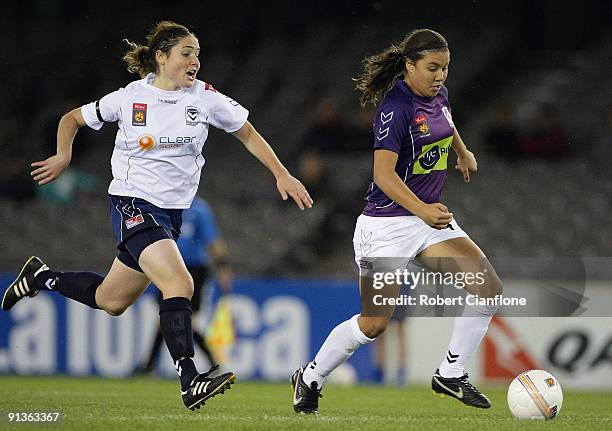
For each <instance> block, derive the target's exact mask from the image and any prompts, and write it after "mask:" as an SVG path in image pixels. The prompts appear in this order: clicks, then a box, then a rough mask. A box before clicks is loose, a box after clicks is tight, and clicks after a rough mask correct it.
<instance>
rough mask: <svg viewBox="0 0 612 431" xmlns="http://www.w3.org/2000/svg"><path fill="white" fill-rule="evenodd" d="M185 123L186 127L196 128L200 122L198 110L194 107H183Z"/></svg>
mask: <svg viewBox="0 0 612 431" xmlns="http://www.w3.org/2000/svg"><path fill="white" fill-rule="evenodd" d="M185 122H186V123H187V125H188V126H197V125H198V124H199V123H200V122H201V121H200V109H199V108H196V107H195V106H187V107H185Z"/></svg>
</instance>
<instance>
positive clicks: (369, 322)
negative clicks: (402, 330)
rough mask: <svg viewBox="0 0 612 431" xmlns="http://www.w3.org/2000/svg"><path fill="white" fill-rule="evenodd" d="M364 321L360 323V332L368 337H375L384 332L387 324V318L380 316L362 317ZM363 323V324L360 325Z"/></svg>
mask: <svg viewBox="0 0 612 431" xmlns="http://www.w3.org/2000/svg"><path fill="white" fill-rule="evenodd" d="M364 320H365V322H363V324H360V325H359V326H360V327H361V332H363V335H365V336H366V337H368V338H376V337H378V336H379V335H381V334H382V333H383V332H385V329H387V324H388V323H389V322H388V320H387V319H382V318H371V319H364ZM362 325H363V326H362Z"/></svg>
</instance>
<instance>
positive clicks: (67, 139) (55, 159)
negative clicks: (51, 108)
mask: <svg viewBox="0 0 612 431" xmlns="http://www.w3.org/2000/svg"><path fill="white" fill-rule="evenodd" d="M84 125H85V120H84V119H83V114H81V108H76V109H73V110H72V111H70V112H68V113H67V114H64V116H63V117H62V119H61V120H60V122H59V126H58V128H57V154H56V155H54V156H51V157H49V158H48V159H46V160H41V161H39V162H34V163H32V164H31V166H32V167H33V168H35V169H33V170H32V172H30V175H32V177H33V178H34V181H36V182H37V183H38V185H41V186H42V185H44V184H47V183H50V182H51V181H53V180H54V179H56V178H57V177H59V176H60V175H61V174H62V172H64V170H65V169H66V168H67V167H68V165H69V164H70V160H71V159H72V143H73V141H74V136H75V135H76V133H77V131H78V130H79V128H81V127H83V126H84Z"/></svg>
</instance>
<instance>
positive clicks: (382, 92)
mask: <svg viewBox="0 0 612 431" xmlns="http://www.w3.org/2000/svg"><path fill="white" fill-rule="evenodd" d="M449 62H450V52H449V49H448V44H447V42H446V40H445V39H444V37H443V36H442V35H440V34H439V33H437V32H435V31H432V30H428V29H419V30H414V31H412V32H410V33H409V34H408V35H407V36H406V37H405V38H404V40H403V41H402V42H401V43H399V44H398V45H392V46H390V47H389V48H387V49H385V50H384V51H382V52H380V53H378V54H375V55H372V56H369V57H367V58H365V60H364V62H363V66H364V70H363V73H362V75H361V76H359V77H358V78H356V79H355V81H356V83H357V89H358V90H360V91H361V93H362V95H361V105H362V106H365V105H366V104H368V103H372V104H374V105H376V104H377V103H378V101H379V100H380V99H382V102H381V103H380V105H379V106H378V110H377V112H376V117H375V121H374V134H375V140H374V181H373V182H372V183H371V184H370V186H369V187H368V190H367V192H366V201H367V204H366V206H365V208H364V210H363V213H362V214H361V215H360V216H359V218H358V219H357V224H356V227H355V235H354V238H353V245H354V248H355V260H356V262H357V264H358V265H359V266H360V279H359V287H360V292H362V295H363V292H364V291H368V290H369V289H371V288H372V274H374V273H375V272H376V271H377V270H378V271H379V272H380V271H382V270H385V271H388V270H394V269H398V268H405V267H406V265H407V264H408V263H409V262H410V260H411V259H412V258H414V257H419V258H420V259H422V260H423V262H424V263H425V265H426V266H429V269H432V270H435V271H440V272H442V273H448V272H450V273H453V274H457V273H460V272H463V273H467V272H471V271H473V270H474V269H475V268H479V269H480V270H481V271H483V272H484V273H485V274H486V276H485V277H484V282H483V283H480V284H477V283H471V284H466V286H465V289H466V290H467V291H468V292H469V293H471V294H475V295H479V296H481V297H487V298H489V297H494V296H495V295H497V294H500V293H501V291H502V285H501V281H500V279H499V277H498V276H497V274H496V273H495V270H494V269H493V267H492V266H491V264H490V263H489V261H488V260H487V258H486V257H485V255H484V253H483V252H482V251H481V250H480V248H478V246H477V245H476V244H475V243H474V242H473V241H472V240H471V239H470V238H469V237H468V236H467V234H466V233H465V232H464V231H463V230H462V229H461V228H460V227H459V225H458V224H457V222H456V221H455V220H454V219H453V213H451V212H450V211H449V210H448V208H447V207H446V206H445V205H444V204H442V203H441V202H440V196H441V193H442V188H443V185H444V181H445V178H446V167H447V157H448V153H449V149H450V148H452V149H453V151H454V152H455V153H456V155H457V162H456V165H455V168H456V169H457V170H459V171H460V172H461V173H462V175H463V177H464V180H465V181H466V182H469V180H470V175H471V174H472V173H473V172H476V168H477V163H476V159H475V158H474V155H473V154H472V153H471V152H470V151H469V150H468V149H467V147H466V145H465V144H464V142H463V140H462V139H461V137H460V136H459V132H458V131H457V128H456V127H455V125H454V123H453V120H452V116H451V109H450V105H449V102H448V90H447V89H446V87H445V86H444V81H445V80H446V77H447V75H448V66H449ZM391 258H392V259H391ZM440 258H442V259H440ZM434 260H435V267H434V265H432V263H433V261H434ZM390 262H391V263H390ZM398 262H400V263H398ZM475 262H476V265H475V264H474V263H475ZM389 265H395V266H392V267H390V266H389ZM389 287H391V288H392V289H393V288H395V290H392V291H393V292H395V296H397V295H396V294H397V291H398V290H397V289H399V287H398V286H397V285H395V286H389ZM362 304H364V302H362ZM393 309H394V306H392V305H390V306H388V307H385V308H383V309H382V310H380V313H379V314H377V315H374V316H373V315H372V314H376V313H364V308H363V307H362V313H361V314H357V315H355V316H353V317H352V318H351V319H349V320H347V321H345V322H343V323H341V324H339V325H338V326H336V327H335V328H334V329H333V330H332V331H331V333H330V334H329V336H328V337H327V339H326V340H325V342H324V343H323V345H322V346H321V348H320V349H319V351H318V353H317V354H316V356H315V358H314V360H312V361H311V362H310V363H308V364H307V365H306V366H304V367H301V368H299V369H298V370H296V371H295V373H294V374H293V376H292V377H291V382H292V385H293V407H294V410H295V411H296V412H298V413H318V399H319V397H320V396H321V387H322V385H323V381H324V379H325V378H326V377H327V376H328V375H329V373H331V371H332V370H334V369H335V368H336V367H338V366H339V365H340V364H342V363H343V362H344V361H346V360H347V359H348V358H349V357H350V356H351V354H352V353H353V352H354V351H355V350H356V349H357V348H359V346H361V345H364V344H367V343H370V342H371V341H372V340H373V339H374V338H376V337H377V336H379V335H380V334H381V333H382V332H383V331H384V330H385V328H386V327H387V324H388V322H389V318H390V316H391V314H392V313H393ZM496 310H497V307H496V306H483V305H466V306H465V307H464V309H463V311H462V314H461V315H460V316H458V317H457V318H455V325H454V330H453V334H452V338H451V341H450V345H449V348H448V351H447V354H446V356H445V358H444V359H443V360H442V363H441V364H440V366H439V368H438V370H436V372H435V373H434V376H433V378H432V389H433V390H434V391H435V392H438V393H441V394H446V395H449V396H451V397H454V398H457V399H458V400H460V401H461V402H463V403H465V404H467V405H470V406H473V407H480V408H489V407H490V406H491V403H490V401H489V399H488V398H487V397H486V396H484V395H483V394H482V393H480V391H478V390H477V389H476V388H475V387H474V386H473V385H472V384H471V383H470V382H469V380H468V376H467V374H466V373H465V370H464V367H465V363H466V361H467V360H468V359H469V358H470V356H471V355H472V353H473V352H474V351H475V350H476V348H477V347H478V345H479V344H480V342H481V341H482V338H483V337H484V335H485V333H486V331H487V328H488V326H489V322H490V321H491V318H492V316H493V315H494V314H495V312H496Z"/></svg>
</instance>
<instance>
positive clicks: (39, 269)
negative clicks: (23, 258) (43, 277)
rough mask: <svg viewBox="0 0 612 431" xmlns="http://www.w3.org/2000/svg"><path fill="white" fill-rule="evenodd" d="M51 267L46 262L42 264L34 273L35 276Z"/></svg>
mask: <svg viewBox="0 0 612 431" xmlns="http://www.w3.org/2000/svg"><path fill="white" fill-rule="evenodd" d="M48 270H49V267H48V266H47V265H45V264H43V266H41V267H40V268H38V270H37V271H36V272H35V273H34V277H36V276H37V275H38V274H40V273H41V272H43V271H48Z"/></svg>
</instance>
